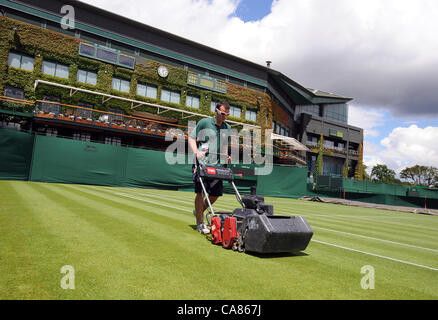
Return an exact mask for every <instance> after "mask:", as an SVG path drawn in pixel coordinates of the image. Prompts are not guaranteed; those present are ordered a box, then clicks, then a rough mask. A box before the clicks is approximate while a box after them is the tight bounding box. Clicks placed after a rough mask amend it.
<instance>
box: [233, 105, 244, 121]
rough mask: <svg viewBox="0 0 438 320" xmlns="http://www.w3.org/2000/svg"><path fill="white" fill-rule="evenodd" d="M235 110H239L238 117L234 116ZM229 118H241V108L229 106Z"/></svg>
mask: <svg viewBox="0 0 438 320" xmlns="http://www.w3.org/2000/svg"><path fill="white" fill-rule="evenodd" d="M236 110H239V116H236V113H235V111H236ZM230 116H232V117H235V118H242V108H241V107H238V106H235V105H230Z"/></svg>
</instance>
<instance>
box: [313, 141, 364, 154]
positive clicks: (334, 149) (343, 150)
mask: <svg viewBox="0 0 438 320" xmlns="http://www.w3.org/2000/svg"><path fill="white" fill-rule="evenodd" d="M306 146H307V147H308V148H309V149H312V150H314V149H315V147H318V144H317V143H314V142H307V143H306ZM323 148H324V151H330V152H334V153H339V154H344V155H346V154H347V149H346V148H341V147H330V148H329V147H327V146H323ZM348 154H349V155H353V156H358V155H359V151H356V150H351V149H349V150H348Z"/></svg>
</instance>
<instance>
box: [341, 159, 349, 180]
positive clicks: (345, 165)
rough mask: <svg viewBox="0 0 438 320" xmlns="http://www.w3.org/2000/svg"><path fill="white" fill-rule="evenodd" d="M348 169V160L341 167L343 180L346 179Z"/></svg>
mask: <svg viewBox="0 0 438 320" xmlns="http://www.w3.org/2000/svg"><path fill="white" fill-rule="evenodd" d="M349 169H350V166H349V165H348V158H347V159H346V160H345V164H344V166H343V167H342V176H343V177H344V178H345V179H348V171H349Z"/></svg>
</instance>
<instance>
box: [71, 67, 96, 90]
mask: <svg viewBox="0 0 438 320" xmlns="http://www.w3.org/2000/svg"><path fill="white" fill-rule="evenodd" d="M80 72H85V82H83V81H80V80H79V73H80ZM90 73H92V74H94V75H96V82H95V83H91V82H88V75H89V74H90ZM76 82H79V83H85V84H90V85H92V86H96V85H97V72H94V71H91V70H87V69H78V72H77V74H76Z"/></svg>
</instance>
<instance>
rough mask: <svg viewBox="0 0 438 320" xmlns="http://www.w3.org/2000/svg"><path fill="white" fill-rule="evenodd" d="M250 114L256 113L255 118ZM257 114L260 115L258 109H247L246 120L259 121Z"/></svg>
mask: <svg viewBox="0 0 438 320" xmlns="http://www.w3.org/2000/svg"><path fill="white" fill-rule="evenodd" d="M249 115H255V119H252V118H250V117H249ZM257 115H258V112H257V110H253V109H246V112H245V119H246V120H249V121H254V122H257Z"/></svg>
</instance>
